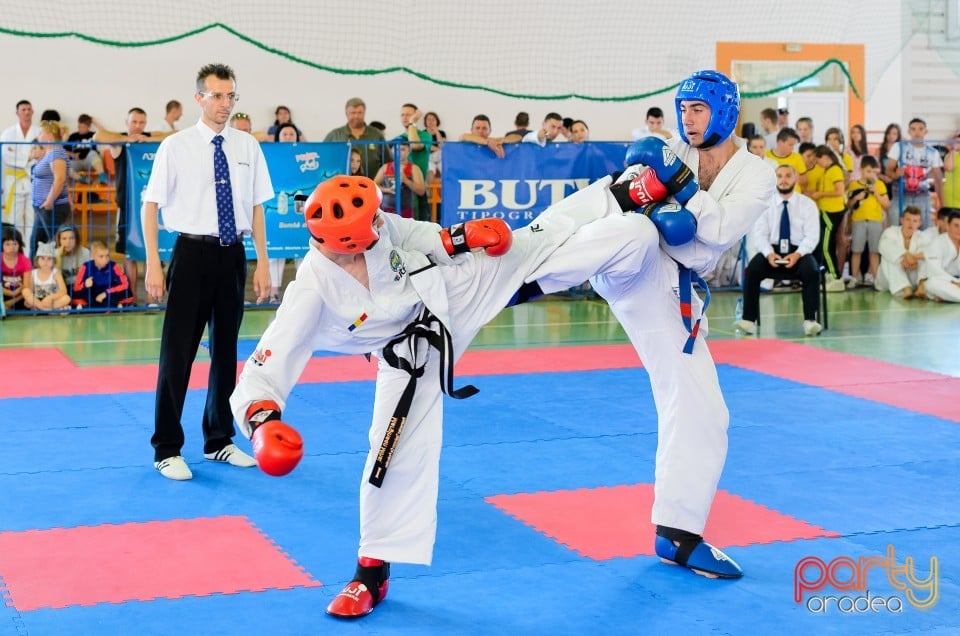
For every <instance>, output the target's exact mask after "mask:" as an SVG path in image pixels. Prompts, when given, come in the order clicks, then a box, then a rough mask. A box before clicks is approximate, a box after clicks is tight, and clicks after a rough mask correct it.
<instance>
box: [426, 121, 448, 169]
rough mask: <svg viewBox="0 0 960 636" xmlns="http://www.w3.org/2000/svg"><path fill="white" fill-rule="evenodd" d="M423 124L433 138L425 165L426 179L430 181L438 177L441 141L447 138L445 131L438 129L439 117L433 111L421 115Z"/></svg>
mask: <svg viewBox="0 0 960 636" xmlns="http://www.w3.org/2000/svg"><path fill="white" fill-rule="evenodd" d="M423 125H424V127H425V128H426V129H427V132H428V133H430V137H431V138H432V139H433V144H431V145H430V163H429V164H428V165H427V181H428V182H432V181H436V180H438V179H439V178H440V161H441V156H442V155H441V152H440V151H441V148H442V147H443V142H445V141H446V140H447V133H445V132H444V131H443V130H441V129H440V117H439V116H438V115H437V114H436V113H435V112H433V111H430V112H428V113H427V114H426V115H424V116H423Z"/></svg>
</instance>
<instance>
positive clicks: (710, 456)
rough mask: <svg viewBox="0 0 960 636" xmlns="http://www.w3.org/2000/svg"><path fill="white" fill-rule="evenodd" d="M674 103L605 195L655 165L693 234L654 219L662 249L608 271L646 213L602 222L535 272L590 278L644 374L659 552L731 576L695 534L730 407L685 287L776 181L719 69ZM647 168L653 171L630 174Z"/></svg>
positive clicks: (561, 282)
mask: <svg viewBox="0 0 960 636" xmlns="http://www.w3.org/2000/svg"><path fill="white" fill-rule="evenodd" d="M674 101H675V105H676V112H677V121H678V129H679V131H680V136H679V137H675V138H671V139H669V140H667V141H666V142H663V141H662V140H659V139H656V138H652V137H647V138H644V139H641V140H639V141H637V142H636V143H634V144H633V146H631V148H630V149H629V150H628V152H627V164H628V166H632V167H629V168H628V169H627V171H626V172H625V173H624V175H623V176H622V177H621V179H620V180H621V183H618V184H615V185H614V186H612V187H611V190H612V191H613V192H614V194H615V195H616V197H617V198H618V199H622V198H623V195H624V192H626V194H627V195H628V196H629V197H630V198H632V199H636V198H637V197H638V194H641V195H642V193H643V192H644V189H643V188H640V187H638V186H640V185H641V184H642V183H643V177H644V176H645V175H649V173H650V172H651V171H653V172H656V175H657V177H658V178H659V181H660V182H662V183H663V184H665V185H666V187H667V190H668V192H669V195H670V196H669V198H668V201H670V202H673V203H674V204H679V205H680V206H683V208H684V209H685V210H689V212H690V213H692V214H693V216H694V217H696V236H695V238H694V240H692V241H689V242H685V241H677V240H674V241H671V240H670V238H671V236H670V235H669V234H668V233H667V232H663V226H660V227H661V232H662V236H661V241H660V246H661V249H659V250H645V251H641V252H637V253H634V254H632V255H630V259H629V266H628V267H620V268H615V267H610V264H609V262H608V261H609V258H610V250H609V249H608V247H607V246H616V245H617V236H619V235H631V234H632V233H634V232H635V231H636V226H638V225H643V224H645V223H646V220H645V219H644V217H643V216H642V215H638V214H632V215H631V214H625V215H621V216H619V217H616V218H613V219H604V220H603V221H601V222H596V223H591V224H589V225H586V226H584V227H583V228H581V229H580V230H578V231H577V233H576V234H575V235H574V236H573V237H572V238H571V239H570V240H568V241H566V242H565V243H564V244H563V245H562V246H560V248H559V249H558V250H557V251H556V252H554V253H553V254H552V255H551V257H550V258H549V259H548V260H547V262H546V263H545V264H544V265H543V266H542V267H540V268H539V269H538V270H537V271H536V272H534V274H533V279H534V280H536V281H537V283H538V284H539V286H540V288H541V289H542V290H543V291H544V292H546V293H551V292H555V291H557V290H560V289H566V288H567V287H569V286H570V285H572V284H577V283H579V282H580V281H581V279H583V278H586V277H588V276H589V277H591V278H590V284H591V285H592V286H593V288H594V289H595V290H596V291H597V293H599V294H600V295H601V296H602V297H603V298H605V299H606V300H607V302H608V303H609V304H610V307H611V309H612V310H613V313H614V315H615V316H616V317H617V320H619V321H620V324H621V325H623V328H624V330H625V331H626V332H627V335H628V336H629V338H630V342H631V343H632V344H633V346H634V348H635V349H636V351H637V354H638V355H639V356H640V360H641V361H642V362H643V366H644V368H645V369H646V370H647V372H648V374H649V376H650V384H651V387H652V389H653V398H654V402H655V403H656V407H657V414H658V444H657V455H656V470H655V481H654V504H653V512H652V521H653V523H654V524H655V525H656V526H657V538H656V543H655V548H656V553H657V554H658V555H659V556H660V557H661V559H663V560H664V561H666V562H668V563H675V564H680V565H684V566H686V567H688V568H690V569H691V570H693V571H695V572H697V573H698V574H703V575H706V576H708V577H720V578H738V577H740V576H742V574H743V572H742V570H741V568H740V567H739V565H737V564H736V562H734V561H733V560H732V559H730V558H729V557H728V556H727V555H725V554H724V553H723V552H721V551H720V550H718V549H717V548H715V547H714V546H711V545H710V544H709V543H707V542H704V541H703V536H702V535H703V528H704V526H705V524H706V521H707V516H708V515H709V512H710V507H711V505H712V502H713V498H714V496H715V494H716V490H717V484H718V482H719V480H720V475H721V473H722V472H723V465H724V462H725V460H726V455H727V426H728V423H729V412H728V410H727V406H726V404H725V402H724V399H723V394H722V393H721V390H720V384H719V381H718V378H717V371H716V366H715V364H714V361H713V358H712V357H711V355H710V351H709V349H708V347H707V343H706V341H705V336H706V332H707V324H706V317H705V316H704V315H703V312H704V310H705V309H706V307H705V305H704V304H703V303H701V301H700V299H699V297H698V296H697V295H696V294H693V293H692V292H691V280H698V279H700V275H703V274H706V273H707V272H710V271H712V270H713V268H714V267H715V265H716V263H717V261H718V260H719V258H720V256H721V255H722V254H723V252H724V251H725V250H726V249H728V248H729V247H730V246H732V245H734V244H735V243H737V242H738V241H740V239H741V238H742V237H743V236H744V234H745V233H747V232H748V231H749V230H750V229H751V228H752V227H753V226H754V224H755V223H756V221H757V219H758V218H760V216H761V215H762V214H763V212H764V210H765V209H766V207H767V206H768V205H769V201H770V199H771V197H772V196H773V192H774V188H775V187H776V177H775V175H774V172H773V169H772V168H771V167H770V166H769V165H767V164H766V163H765V162H764V161H763V160H762V159H760V158H759V157H757V156H755V155H752V154H750V152H749V151H748V148H747V144H746V142H745V141H744V140H743V139H741V138H739V137H735V136H734V135H733V130H734V127H735V126H736V123H737V120H738V118H739V115H740V97H739V92H738V89H737V86H736V84H734V83H733V82H732V81H731V80H730V79H729V78H727V77H726V76H725V75H723V74H722V73H719V72H717V71H699V72H696V73H694V74H692V75H691V76H690V77H688V78H687V79H685V80H683V81H682V82H680V85H679V88H678V89H677V94H676V97H675V100H674ZM644 166H645V167H647V168H649V170H646V171H642V172H640V177H637V176H635V175H636V174H637V172H638V167H640V169H642V167H644ZM628 184H629V186H630V187H629V188H627V189H626V190H625V191H624V190H623V187H624V186H626V185H628ZM641 199H642V196H641ZM643 202H644V201H642V200H641V201H640V203H643ZM658 205H660V206H665V205H669V203H668V204H663V203H661V204H658ZM623 207H626V205H625V204H624V205H623ZM618 226H619V227H618ZM671 242H673V243H676V245H671V244H670V243H671ZM638 259H640V260H638ZM701 284H702V281H701ZM702 286H703V287H706V285H705V284H702ZM707 299H709V296H707ZM681 317H682V320H681Z"/></svg>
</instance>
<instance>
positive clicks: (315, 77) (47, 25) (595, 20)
mask: <svg viewBox="0 0 960 636" xmlns="http://www.w3.org/2000/svg"><path fill="white" fill-rule="evenodd" d="M939 1H941V2H942V0H939ZM378 2H379V4H377V3H376V2H375V3H372V4H369V5H368V3H367V2H351V3H338V2H333V1H330V2H323V3H313V2H300V1H296V2H292V3H291V4H290V5H289V7H288V6H287V5H285V9H284V12H285V13H284V14H283V15H282V16H281V15H279V14H278V13H277V10H276V9H275V7H270V6H268V5H251V4H247V5H242V4H241V3H237V2H229V1H228V2H226V3H216V4H214V3H212V2H207V1H206V0H192V1H191V2H186V1H185V0H170V3H169V4H162V5H161V4H156V3H152V2H147V1H146V0H126V1H125V2H114V1H113V0H101V2H97V3H94V4H89V5H83V6H82V7H81V8H78V7H80V5H67V4H65V5H63V6H62V7H59V8H58V10H57V13H54V14H51V13H49V12H47V13H44V12H40V11H38V10H37V8H36V6H34V5H30V4H23V3H4V5H6V6H5V7H4V8H3V10H2V11H0V26H3V27H7V28H19V29H23V30H32V31H37V32H50V31H65V30H69V29H70V28H74V29H78V30H83V31H84V32H89V31H91V30H92V31H95V33H94V34H95V35H98V36H100V37H105V38H107V39H122V40H126V41H143V40H150V39H153V38H158V37H164V36H171V35H175V34H177V33H182V32H183V30H184V28H185V27H184V26H183V25H182V24H181V23H184V24H186V23H187V22H189V26H194V25H204V24H209V23H211V22H213V21H215V20H216V19H217V17H214V16H217V15H218V14H219V15H223V16H225V17H224V18H223V20H224V21H225V22H226V21H228V20H229V21H230V23H231V24H233V23H237V24H238V25H239V26H238V30H241V31H245V30H247V31H246V32H249V30H248V27H249V25H250V24H254V25H256V26H257V27H261V29H260V30H261V31H263V32H264V33H269V34H272V35H271V37H272V38H273V40H272V41H271V42H270V43H269V44H272V45H273V46H277V47H278V48H283V47H284V46H285V44H282V42H284V41H285V40H286V42H287V43H288V44H290V45H291V46H293V40H294V36H296V38H297V46H299V47H301V48H304V42H306V44H310V43H311V42H314V43H317V47H316V48H317V49H318V50H316V51H313V52H312V55H313V57H312V58H311V59H321V60H325V59H330V58H331V56H333V55H334V53H331V52H330V47H329V45H328V44H329V43H327V46H326V48H325V49H324V47H323V46H321V44H323V43H324V42H327V40H329V38H328V37H326V36H327V34H328V33H329V32H330V31H331V30H337V29H347V28H350V29H352V30H353V31H352V32H354V33H360V34H364V37H360V38H353V39H352V40H351V46H353V47H355V50H356V51H357V57H358V66H364V65H365V64H367V65H368V66H369V65H370V64H369V61H370V59H373V58H372V57H371V56H373V57H377V56H381V55H383V53H382V51H384V50H386V51H388V54H387V55H391V54H390V53H389V52H390V51H391V48H390V46H391V45H390V41H391V40H390V38H392V37H395V34H394V32H392V31H391V30H390V29H389V26H385V23H384V21H383V20H382V18H384V17H386V18H390V17H391V16H390V15H389V14H390V13H395V12H397V11H399V10H400V8H402V7H401V6H400V5H399V3H393V2H387V1H386V0H378ZM368 6H371V7H373V6H376V7H378V11H380V14H379V15H378V14H376V13H373V12H368V11H365V8H366V7H368ZM404 6H405V5H404ZM901 6H902V5H901V2H900V1H899V0H871V1H867V0H852V1H851V2H848V3H837V2H835V0H809V1H808V2H807V3H770V2H768V1H767V0H735V1H732V2H729V3H703V2H699V1H696V0H674V2H671V3H668V4H666V5H655V4H645V5H644V8H643V11H642V13H637V14H631V10H630V9H629V7H628V6H627V5H624V4H623V3H619V2H611V1H608V0H598V1H597V2H596V3H591V4H589V5H583V4H582V3H581V2H579V0H531V4H530V6H529V7H527V8H528V9H529V11H527V10H525V11H522V12H518V11H517V8H516V6H515V5H514V4H512V3H510V2H507V1H506V0H476V1H475V2H471V3H470V4H469V5H468V4H460V3H440V2H435V1H433V0H416V1H415V2H414V4H413V5H412V7H413V9H414V10H415V12H416V13H415V15H417V16H422V21H423V23H424V24H429V26H430V28H432V29H434V31H433V32H434V33H435V34H440V35H441V36H442V37H438V38H433V39H434V40H436V41H439V42H442V43H443V47H449V50H447V49H445V48H442V47H441V46H426V47H414V48H412V49H411V48H410V47H407V49H406V50H405V55H406V56H407V58H405V59H399V60H393V59H387V60H384V62H383V63H384V64H386V65H389V64H390V63H391V62H394V61H399V63H406V64H408V65H409V66H411V67H414V68H416V67H417V66H416V65H417V62H418V60H419V61H420V62H421V63H422V64H424V65H430V64H433V62H435V61H436V60H441V61H443V62H446V64H447V66H446V70H447V71H449V69H451V68H453V69H456V68H458V65H459V67H462V68H463V69H464V73H466V72H467V69H469V70H470V71H471V73H476V72H477V69H478V68H479V69H480V70H481V71H483V72H485V73H486V79H483V83H485V84H486V85H493V84H495V83H496V82H498V81H499V80H498V79H497V78H503V79H502V85H503V86H506V87H508V88H512V87H514V86H516V85H517V83H518V82H517V81H516V80H517V78H518V77H524V78H526V77H529V76H530V75H531V72H535V73H537V76H538V77H544V78H547V80H548V81H547V82H545V83H544V84H542V85H541V86H538V87H531V89H530V91H529V92H531V93H532V92H538V93H542V92H543V91H544V90H545V89H548V88H550V87H551V86H552V85H553V84H555V85H556V88H557V89H558V90H557V92H559V93H564V92H571V88H570V87H571V86H577V85H583V86H585V87H587V86H588V85H589V88H590V90H592V89H593V87H594V86H603V87H604V89H603V90H606V89H607V88H608V87H609V90H611V91H613V92H614V94H631V93H633V94H639V93H643V92H644V91H649V90H653V89H656V88H659V87H664V86H667V85H669V84H670V83H673V82H676V81H678V80H679V79H680V78H681V77H682V76H683V74H685V73H688V72H690V71H692V70H694V69H696V68H709V67H711V66H713V64H714V49H713V44H712V43H713V42H714V41H715V40H718V39H722V40H725V41H808V42H842V43H850V42H864V43H865V45H866V49H867V75H868V77H867V86H866V87H865V91H864V94H865V96H866V97H867V99H868V102H867V122H866V124H867V127H868V128H871V129H873V128H882V127H883V126H885V125H886V123H887V122H889V121H894V120H896V121H901V120H902V118H903V115H904V113H903V107H902V103H903V97H902V91H901V90H900V89H901V86H902V72H901V70H900V69H899V67H898V63H897V62H896V59H895V52H896V51H898V50H899V49H900V48H901V46H902V44H901V42H899V39H900V35H899V34H901V32H902V31H903V28H902V27H901V23H902V21H903V18H902V16H901V10H900V7H901ZM577 7H579V12H578V13H577V16H579V17H573V13H572V11H573V10H575V9H576V8H577ZM191 8H192V11H191V10H190V9H191ZM384 11H386V12H387V15H384ZM78 12H80V13H78ZM866 13H869V14H870V15H872V16H875V18H876V19H875V20H871V21H870V22H869V23H864V21H862V20H858V19H853V17H854V16H860V15H864V14H866ZM440 14H446V15H440ZM450 14H454V18H453V19H451V17H450ZM528 14H529V15H528ZM290 15H295V16H297V20H295V21H294V22H295V23H293V24H290V20H289V16H290ZM165 16H166V17H165ZM184 16H188V17H184ZM534 18H536V19H534ZM394 19H396V18H395V17H394ZM428 19H429V20H433V21H432V22H429V23H428V22H427V20H428ZM167 21H169V24H167ZM81 22H85V24H82V25H81V24H79V23H81ZM160 22H163V23H162V24H159V23H160ZM241 23H242V24H241ZM683 30H688V31H693V32H699V33H704V34H707V33H708V34H709V36H708V37H692V38H691V37H684V38H679V37H677V36H676V34H677V33H680V32H681V31H683ZM284 33H290V34H291V37H290V38H284V37H283V34H284ZM570 33H576V34H577V37H570V35H569V34H570ZM278 34H279V35H278ZM518 34H519V35H518ZM561 36H563V37H561ZM304 38H306V40H304ZM311 38H312V40H311ZM278 42H281V43H278ZM459 42H462V46H460V45H459ZM307 48H309V47H307ZM336 51H337V53H342V51H340V49H337V50H336ZM477 51H481V52H482V53H477ZM610 51H616V53H614V54H611V53H610ZM0 52H2V57H3V59H4V64H3V70H4V73H3V80H2V83H0V125H9V124H8V123H7V122H9V123H12V122H13V120H14V104H15V103H16V101H17V100H19V99H22V98H26V99H29V100H31V101H32V102H33V105H34V108H35V109H36V110H37V114H38V118H39V112H40V111H41V110H43V109H45V108H56V109H58V110H59V111H60V112H61V114H62V115H63V117H64V120H65V122H67V123H68V124H70V125H71V127H73V126H75V121H76V116H77V115H78V114H80V113H81V112H87V113H89V114H92V115H94V116H95V117H97V118H98V119H100V120H101V121H102V122H103V123H104V124H105V125H106V126H107V127H110V128H114V129H120V128H122V126H123V119H124V116H125V113H126V111H127V109H129V108H130V107H131V106H134V105H136V106H140V107H142V108H144V109H145V110H146V111H147V113H148V118H149V124H150V126H151V127H157V128H159V126H160V120H161V118H162V117H163V106H164V104H165V103H166V102H167V101H168V100H170V99H179V100H180V101H182V102H184V104H185V105H186V109H185V115H184V119H183V120H181V125H187V124H188V123H190V122H192V121H193V120H194V119H195V117H196V115H197V110H196V107H195V105H193V103H192V100H193V90H194V89H193V80H194V76H195V74H196V71H197V69H198V68H199V67H200V66H201V65H202V64H204V63H207V62H211V61H221V62H225V63H227V64H230V65H231V66H232V67H233V68H234V69H235V70H236V72H237V75H238V78H239V92H240V93H241V95H242V100H241V102H240V103H239V105H238V109H239V110H242V111H244V112H248V113H250V114H251V115H252V116H253V119H254V125H255V126H256V127H257V128H266V127H267V126H268V125H269V124H270V123H272V121H273V109H274V107H275V106H276V105H277V104H285V105H287V106H289V107H290V108H291V109H292V111H293V114H294V121H295V122H296V123H297V124H298V125H299V126H300V127H301V128H302V129H303V130H304V131H305V132H306V134H307V136H308V138H310V139H314V140H317V139H320V138H322V136H323V135H324V134H325V133H326V132H327V131H328V130H330V129H331V128H334V127H337V126H340V125H342V124H343V123H344V116H343V103H344V102H345V101H346V99H348V98H349V97H353V96H361V97H363V98H364V99H365V100H366V102H367V105H368V109H367V120H368V121H371V120H381V121H383V122H384V123H386V124H387V125H388V135H389V134H393V133H396V132H399V126H398V124H397V122H398V118H399V115H398V113H399V109H400V105H401V104H402V103H403V102H407V101H412V102H415V103H416V104H418V105H419V106H421V108H422V109H424V110H435V111H436V112H438V113H439V114H440V117H441V119H442V120H443V128H444V129H445V130H446V131H447V132H448V134H449V135H451V136H456V135H457V134H459V133H461V132H464V131H466V130H467V128H468V127H469V125H470V120H471V119H472V117H473V115H474V114H476V113H479V112H483V113H485V114H487V115H488V116H490V117H491V119H492V120H493V127H494V133H495V134H502V133H504V132H506V131H507V130H510V129H511V128H512V121H513V117H514V115H515V114H516V112H517V111H519V110H526V111H528V112H529V113H530V115H531V119H532V123H533V124H534V125H536V124H537V123H539V121H540V120H541V119H542V117H543V115H544V114H545V113H546V112H548V111H552V110H555V111H558V112H560V113H561V114H562V115H564V116H570V117H575V118H582V119H585V120H586V121H587V123H588V124H589V125H590V127H591V132H592V138H593V139H595V140H605V139H625V138H627V136H628V135H629V132H630V130H632V129H633V128H635V127H636V126H639V125H641V124H642V119H643V115H644V112H645V111H646V109H647V108H648V107H649V106H652V105H658V106H660V107H662V108H663V109H664V111H665V112H667V113H668V122H669V121H670V120H671V119H672V115H669V113H672V110H673V108H672V103H671V97H672V96H671V95H670V94H669V93H668V94H664V95H660V96H656V97H652V98H647V99H642V100H636V101H631V102H595V101H586V100H580V99H566V100H559V101H542V100H520V99H517V98H513V97H504V96H501V95H497V94H494V93H491V92H487V91H482V90H469V89H457V88H448V87H444V86H439V85H436V84H433V83H430V82H427V81H424V80H420V79H417V78H414V77H412V76H410V75H407V74H405V73H400V72H398V73H393V74H390V75H375V76H360V75H341V74H336V73H331V72H325V71H320V70H316V69H313V68H311V67H308V66H304V65H301V64H298V63H296V62H293V61H289V60H287V59H285V58H282V57H279V56H276V55H274V54H271V53H268V52H266V51H263V50H261V49H259V48H257V47H255V46H254V45H252V44H249V43H247V42H244V41H243V40H241V39H239V38H237V37H236V36H234V35H232V34H230V33H228V32H226V31H224V30H222V29H219V28H215V29H212V30H209V31H205V32H203V33H201V34H199V35H196V36H193V37H191V38H189V39H186V40H177V41H174V42H172V43H169V44H164V45H160V46H153V47H130V48H127V47H124V48H117V47H108V46H104V45H98V44H92V43H89V42H86V41H83V40H80V39H77V38H72V37H71V38H24V37H14V36H9V35H0ZM465 52H469V53H468V54H466V57H464V58H463V59H461V60H458V61H455V62H454V63H453V64H451V63H450V62H449V61H448V60H447V59H446V57H445V56H450V57H453V56H455V55H457V54H460V55H465ZM360 58H362V59H360ZM891 60H892V61H891ZM336 62H337V63H341V62H342V60H339V59H338V60H336ZM887 65H889V66H887ZM677 69H683V70H677ZM481 76H482V74H481ZM475 77H477V75H471V76H470V77H464V78H463V81H464V82H465V83H472V82H473V83H475V82H477V81H479V80H476V79H474V78H475ZM597 77H601V78H610V77H613V78H615V79H616V82H613V81H609V82H607V83H598V82H597V81H596V78H597ZM877 77H882V81H880V82H878V81H876V78H877ZM454 79H457V78H454ZM508 80H509V81H508ZM888 80H891V81H888ZM590 90H586V91H585V92H590ZM624 91H625V92H624ZM520 92H523V91H522V90H520Z"/></svg>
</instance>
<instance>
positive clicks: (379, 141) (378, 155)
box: [323, 97, 391, 174]
mask: <svg viewBox="0 0 960 636" xmlns="http://www.w3.org/2000/svg"><path fill="white" fill-rule="evenodd" d="M344 112H345V114H346V116H347V123H346V125H344V126H341V127H340V128H334V129H333V130H331V131H330V132H328V133H327V136H326V137H324V138H323V140H324V141H348V142H350V143H351V144H352V145H353V146H354V147H357V148H359V149H360V151H361V152H362V153H363V172H364V174H376V173H377V171H378V170H380V166H382V165H383V164H384V163H385V162H386V161H390V160H391V154H390V149H389V148H387V146H386V144H385V143H384V141H385V139H384V136H383V132H381V131H380V130H377V129H376V128H374V127H373V126H372V125H370V126H368V125H367V124H366V122H365V121H364V117H365V116H366V113H367V104H366V102H364V101H363V100H362V99H360V98H359V97H351V98H350V99H348V100H347V103H346V106H345V107H344ZM357 142H366V143H357Z"/></svg>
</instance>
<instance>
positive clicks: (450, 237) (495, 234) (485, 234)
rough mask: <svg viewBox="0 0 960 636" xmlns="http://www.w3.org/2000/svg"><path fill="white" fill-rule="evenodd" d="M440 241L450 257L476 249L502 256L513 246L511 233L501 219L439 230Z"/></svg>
mask: <svg viewBox="0 0 960 636" xmlns="http://www.w3.org/2000/svg"><path fill="white" fill-rule="evenodd" d="M440 240H441V241H443V248H444V249H445V250H447V254H449V255H450V256H453V255H454V254H462V253H463V252H469V251H470V250H474V249H477V248H482V249H484V250H486V252H487V254H489V255H490V256H503V255H504V254H506V253H507V252H508V251H509V250H510V246H511V245H512V244H513V232H512V231H511V230H510V226H509V225H507V222H506V221H504V220H503V219H474V220H472V221H466V222H464V223H457V224H456V225H451V226H450V227H449V228H445V229H443V230H440Z"/></svg>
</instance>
